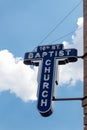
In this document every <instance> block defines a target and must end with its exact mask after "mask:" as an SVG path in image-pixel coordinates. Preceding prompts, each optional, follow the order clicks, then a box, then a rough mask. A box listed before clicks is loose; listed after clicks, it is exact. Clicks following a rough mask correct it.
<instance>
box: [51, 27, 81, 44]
mask: <svg viewBox="0 0 87 130" xmlns="http://www.w3.org/2000/svg"><path fill="white" fill-rule="evenodd" d="M80 29H82V27H81V28H79V29H78V30H80ZM74 32H75V29H74V30H73V31H71V32H69V33H66V34H65V35H63V36H61V37H59V38H57V39H55V40H53V41H52V42H50V44H52V43H53V42H56V41H59V40H61V39H63V38H65V37H68V36H69V35H71V34H73V33H74Z"/></svg>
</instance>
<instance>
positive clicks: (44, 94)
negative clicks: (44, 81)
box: [42, 90, 48, 98]
mask: <svg viewBox="0 0 87 130" xmlns="http://www.w3.org/2000/svg"><path fill="white" fill-rule="evenodd" d="M42 97H44V98H46V97H48V91H46V90H45V91H43V92H42Z"/></svg>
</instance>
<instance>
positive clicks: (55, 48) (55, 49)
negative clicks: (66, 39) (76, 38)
mask: <svg viewBox="0 0 87 130" xmlns="http://www.w3.org/2000/svg"><path fill="white" fill-rule="evenodd" d="M76 56H77V50H76V49H64V48H63V44H57V45H46V46H38V47H37V51H36V52H27V53H25V57H24V63H25V64H27V65H36V66H38V65H39V61H41V62H42V64H41V66H40V67H41V68H40V70H41V71H40V75H39V82H38V101H37V108H38V110H39V112H40V114H41V115H42V116H45V117H46V116H49V115H51V113H52V111H53V105H52V104H53V103H52V102H53V101H52V98H53V96H54V89H55V84H56V83H57V82H56V75H57V70H56V68H57V66H58V64H59V65H62V64H66V63H69V62H76V61H77V58H76ZM56 62H58V63H57V65H56Z"/></svg>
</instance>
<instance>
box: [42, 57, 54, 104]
mask: <svg viewBox="0 0 87 130" xmlns="http://www.w3.org/2000/svg"><path fill="white" fill-rule="evenodd" d="M51 62H52V61H51V60H50V59H47V60H46V61H45V68H44V77H43V80H44V81H43V90H42V99H41V104H40V106H47V102H48V100H47V98H48V91H49V80H50V72H51V67H50V65H51Z"/></svg>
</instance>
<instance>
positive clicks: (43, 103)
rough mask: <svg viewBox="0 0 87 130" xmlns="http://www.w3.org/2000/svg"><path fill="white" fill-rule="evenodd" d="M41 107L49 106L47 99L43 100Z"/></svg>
mask: <svg viewBox="0 0 87 130" xmlns="http://www.w3.org/2000/svg"><path fill="white" fill-rule="evenodd" d="M40 106H41V107H42V106H45V107H46V106H47V99H41V105H40Z"/></svg>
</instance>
